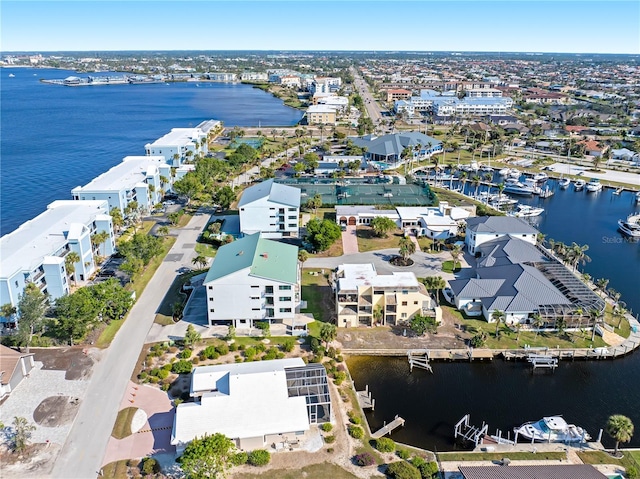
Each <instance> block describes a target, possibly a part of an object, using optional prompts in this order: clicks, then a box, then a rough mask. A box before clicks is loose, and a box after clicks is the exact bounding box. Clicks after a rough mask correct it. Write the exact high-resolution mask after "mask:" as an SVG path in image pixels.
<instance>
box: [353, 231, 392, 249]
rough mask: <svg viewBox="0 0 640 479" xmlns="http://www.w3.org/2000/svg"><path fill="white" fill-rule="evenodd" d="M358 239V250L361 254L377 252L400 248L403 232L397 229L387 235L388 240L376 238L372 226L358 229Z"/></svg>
mask: <svg viewBox="0 0 640 479" xmlns="http://www.w3.org/2000/svg"><path fill="white" fill-rule="evenodd" d="M356 236H357V238H358V250H359V251H360V252H361V253H364V252H366V251H376V250H379V249H387V248H399V242H400V238H402V230H400V229H396V230H394V231H391V232H389V233H388V234H387V237H386V238H381V237H379V236H376V234H375V233H374V232H373V229H372V228H371V227H370V226H359V227H358V228H357V229H356Z"/></svg>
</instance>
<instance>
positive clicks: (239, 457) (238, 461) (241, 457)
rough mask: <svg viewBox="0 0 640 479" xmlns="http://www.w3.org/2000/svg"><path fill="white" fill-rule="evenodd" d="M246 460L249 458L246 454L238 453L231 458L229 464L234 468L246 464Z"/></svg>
mask: <svg viewBox="0 0 640 479" xmlns="http://www.w3.org/2000/svg"><path fill="white" fill-rule="evenodd" d="M248 460H249V456H248V455H247V453H246V452H239V453H237V454H234V455H233V456H231V464H233V465H234V466H242V465H243V464H246V463H247V461H248Z"/></svg>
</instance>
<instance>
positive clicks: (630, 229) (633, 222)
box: [618, 214, 640, 238]
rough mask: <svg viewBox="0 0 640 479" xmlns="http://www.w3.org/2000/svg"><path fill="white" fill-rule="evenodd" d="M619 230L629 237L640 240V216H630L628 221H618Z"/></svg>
mask: <svg viewBox="0 0 640 479" xmlns="http://www.w3.org/2000/svg"><path fill="white" fill-rule="evenodd" d="M618 229H619V230H620V231H621V232H622V233H624V234H625V235H627V236H630V237H632V238H640V214H635V215H629V216H627V219H626V220H618Z"/></svg>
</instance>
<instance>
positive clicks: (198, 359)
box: [191, 356, 200, 364]
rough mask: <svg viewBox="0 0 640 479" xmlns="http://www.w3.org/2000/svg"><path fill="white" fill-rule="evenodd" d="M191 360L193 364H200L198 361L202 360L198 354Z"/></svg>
mask: <svg viewBox="0 0 640 479" xmlns="http://www.w3.org/2000/svg"><path fill="white" fill-rule="evenodd" d="M191 362H192V363H193V364H198V363H199V362H200V358H199V357H198V356H196V357H195V358H193V359H192V360H191Z"/></svg>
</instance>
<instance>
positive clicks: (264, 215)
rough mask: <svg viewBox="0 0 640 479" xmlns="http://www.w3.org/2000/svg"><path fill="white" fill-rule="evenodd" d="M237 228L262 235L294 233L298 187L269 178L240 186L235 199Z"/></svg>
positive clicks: (244, 232)
mask: <svg viewBox="0 0 640 479" xmlns="http://www.w3.org/2000/svg"><path fill="white" fill-rule="evenodd" d="M238 209H239V210H240V232H241V233H243V234H247V235H248V234H253V233H257V232H261V233H262V234H263V237H265V238H283V237H297V236H298V216H299V214H300V190H299V189H298V188H295V187H293V186H287V185H282V184H280V183H276V182H274V180H273V179H270V180H267V181H263V182H262V183H258V184H257V185H254V186H251V187H249V188H247V189H246V190H244V192H243V193H242V197H241V198H240V201H239V203H238Z"/></svg>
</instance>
